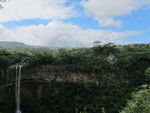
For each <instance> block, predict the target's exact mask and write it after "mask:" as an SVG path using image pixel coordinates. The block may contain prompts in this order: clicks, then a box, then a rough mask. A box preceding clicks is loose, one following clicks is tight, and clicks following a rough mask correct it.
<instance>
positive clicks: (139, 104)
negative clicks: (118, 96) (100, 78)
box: [120, 86, 150, 113]
mask: <svg viewBox="0 0 150 113" xmlns="http://www.w3.org/2000/svg"><path fill="white" fill-rule="evenodd" d="M120 113H150V88H148V89H147V88H145V86H144V89H141V90H139V91H137V92H134V93H133V94H132V100H129V101H128V103H127V106H126V107H125V108H124V109H123V110H122V111H121V112H120Z"/></svg>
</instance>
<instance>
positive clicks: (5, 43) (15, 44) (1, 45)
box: [0, 41, 45, 48]
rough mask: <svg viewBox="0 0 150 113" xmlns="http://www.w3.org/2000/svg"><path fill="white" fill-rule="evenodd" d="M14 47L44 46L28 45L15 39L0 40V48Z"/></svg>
mask: <svg viewBox="0 0 150 113" xmlns="http://www.w3.org/2000/svg"><path fill="white" fill-rule="evenodd" d="M15 47H29V48H45V47H43V46H30V45H26V44H24V43H21V42H15V41H12V42H11V41H0V48H15Z"/></svg>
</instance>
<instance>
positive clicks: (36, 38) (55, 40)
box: [0, 21, 139, 47]
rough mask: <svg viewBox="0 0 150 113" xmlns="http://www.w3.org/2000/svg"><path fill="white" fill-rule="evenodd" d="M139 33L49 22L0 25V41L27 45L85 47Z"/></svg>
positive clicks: (118, 41) (116, 41) (115, 40)
mask: <svg viewBox="0 0 150 113" xmlns="http://www.w3.org/2000/svg"><path fill="white" fill-rule="evenodd" d="M134 35H139V32H135V31H126V32H113V31H109V30H92V29H87V30H85V29H82V28H80V27H78V26H76V25H71V24H65V23H62V22H56V21H55V22H50V23H49V24H48V25H32V26H24V27H17V28H15V29H6V28H5V27H4V26H2V25H0V41H18V42H23V43H25V44H29V45H43V46H51V47H85V46H86V47H87V46H92V43H93V42H94V41H97V40H99V41H101V42H102V43H109V42H112V43H116V44H117V43H122V38H126V37H130V36H134Z"/></svg>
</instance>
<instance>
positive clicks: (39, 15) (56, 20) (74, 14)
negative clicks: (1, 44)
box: [0, 0, 150, 47]
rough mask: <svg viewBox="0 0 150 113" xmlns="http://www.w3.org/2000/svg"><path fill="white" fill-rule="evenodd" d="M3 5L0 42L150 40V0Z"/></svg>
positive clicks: (63, 44) (14, 2)
mask: <svg viewBox="0 0 150 113" xmlns="http://www.w3.org/2000/svg"><path fill="white" fill-rule="evenodd" d="M29 3H30V5H27V4H29ZM25 4H26V7H25V8H24V7H22V5H25ZM2 5H3V6H4V8H3V9H1V10H0V30H1V31H0V41H18V42H23V43H25V44H29V45H46V46H57V47H77V46H81V47H83V46H92V43H93V42H94V41H96V40H99V41H101V42H102V43H109V42H113V43H116V44H128V43H150V37H149V35H150V22H149V20H150V13H149V12H150V0H145V1H142V0H122V1H121V0H116V1H115V2H114V1H113V0H45V1H44V3H43V1H42V0H39V1H38V2H37V1H36V0H33V2H30V0H12V1H10V2H7V3H3V4H2Z"/></svg>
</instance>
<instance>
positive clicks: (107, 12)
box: [82, 0, 150, 27]
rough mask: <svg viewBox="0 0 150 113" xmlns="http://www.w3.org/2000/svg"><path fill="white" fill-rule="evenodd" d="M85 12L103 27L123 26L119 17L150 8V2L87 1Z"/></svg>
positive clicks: (122, 0) (148, 0) (125, 0)
mask: <svg viewBox="0 0 150 113" xmlns="http://www.w3.org/2000/svg"><path fill="white" fill-rule="evenodd" d="M82 6H83V7H84V9H85V11H86V12H88V13H89V14H90V15H92V16H94V18H95V19H96V20H98V22H99V23H100V25H102V26H116V27H120V26H121V21H119V20H115V19H114V18H115V17H117V16H122V15H127V14H131V13H132V12H133V11H135V10H138V9H139V8H141V7H143V6H150V0H86V1H84V2H83V3H82Z"/></svg>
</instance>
